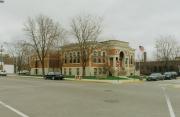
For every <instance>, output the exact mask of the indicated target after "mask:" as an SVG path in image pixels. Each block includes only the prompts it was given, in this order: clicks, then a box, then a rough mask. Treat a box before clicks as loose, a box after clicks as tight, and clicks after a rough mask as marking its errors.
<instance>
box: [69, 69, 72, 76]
mask: <svg viewBox="0 0 180 117" xmlns="http://www.w3.org/2000/svg"><path fill="white" fill-rule="evenodd" d="M69 75H70V76H71V75H72V71H71V68H69Z"/></svg>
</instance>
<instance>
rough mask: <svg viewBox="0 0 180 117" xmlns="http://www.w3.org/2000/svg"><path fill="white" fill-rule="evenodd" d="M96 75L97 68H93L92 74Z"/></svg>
mask: <svg viewBox="0 0 180 117" xmlns="http://www.w3.org/2000/svg"><path fill="white" fill-rule="evenodd" d="M96 75H97V68H94V76H96Z"/></svg>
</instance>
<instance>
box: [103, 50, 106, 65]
mask: <svg viewBox="0 0 180 117" xmlns="http://www.w3.org/2000/svg"><path fill="white" fill-rule="evenodd" d="M105 59H106V53H105V52H103V63H105V62H106V60H105Z"/></svg>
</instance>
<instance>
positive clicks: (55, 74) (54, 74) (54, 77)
mask: <svg viewBox="0 0 180 117" xmlns="http://www.w3.org/2000/svg"><path fill="white" fill-rule="evenodd" d="M45 79H50V80H63V79H64V75H63V74H62V73H60V72H49V73H48V74H47V75H45Z"/></svg>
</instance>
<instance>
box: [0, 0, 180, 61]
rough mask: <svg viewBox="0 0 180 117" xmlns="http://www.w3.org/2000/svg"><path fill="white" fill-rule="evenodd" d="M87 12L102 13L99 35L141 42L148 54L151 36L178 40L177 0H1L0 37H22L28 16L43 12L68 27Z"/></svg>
mask: <svg viewBox="0 0 180 117" xmlns="http://www.w3.org/2000/svg"><path fill="white" fill-rule="evenodd" d="M82 13H90V14H94V15H99V16H102V17H104V31H103V33H102V35H101V37H104V38H105V39H106V38H107V39H118V40H122V41H128V42H129V43H130V45H131V47H133V48H135V49H138V46H139V45H143V46H144V47H145V49H146V51H147V53H148V57H149V58H152V56H153V50H154V40H155V39H156V38H158V37H159V36H160V35H174V36H175V37H176V39H177V40H178V42H179V43H180V0H5V3H4V4H0V41H1V42H3V41H13V40H16V39H23V35H24V33H23V31H22V28H23V24H24V22H25V21H26V19H27V17H28V16H37V15H39V14H44V15H47V16H50V17H51V18H53V19H54V20H56V21H58V22H60V23H61V24H62V25H63V26H64V27H65V28H67V29H69V25H68V24H69V23H70V19H71V18H72V17H73V16H75V15H78V14H82Z"/></svg>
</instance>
